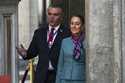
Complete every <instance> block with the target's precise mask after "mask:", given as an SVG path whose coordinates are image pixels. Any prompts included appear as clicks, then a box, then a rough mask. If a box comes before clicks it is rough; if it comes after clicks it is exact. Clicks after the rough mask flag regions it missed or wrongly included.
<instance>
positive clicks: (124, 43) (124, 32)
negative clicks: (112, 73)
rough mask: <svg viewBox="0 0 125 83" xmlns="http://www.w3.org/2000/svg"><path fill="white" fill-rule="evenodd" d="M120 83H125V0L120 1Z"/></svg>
mask: <svg viewBox="0 0 125 83" xmlns="http://www.w3.org/2000/svg"><path fill="white" fill-rule="evenodd" d="M122 66H123V69H122V75H123V77H122V79H123V80H122V83H125V0H122Z"/></svg>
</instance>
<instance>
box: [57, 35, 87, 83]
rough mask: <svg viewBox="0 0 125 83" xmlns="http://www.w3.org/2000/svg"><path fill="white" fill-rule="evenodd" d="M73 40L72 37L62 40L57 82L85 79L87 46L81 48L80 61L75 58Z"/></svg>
mask: <svg viewBox="0 0 125 83" xmlns="http://www.w3.org/2000/svg"><path fill="white" fill-rule="evenodd" d="M73 49H74V46H73V41H72V39H71V37H68V38H65V39H63V41H62V46H61V50H60V56H59V61H58V69H57V75H56V83H60V81H61V80H83V81H85V77H86V76H85V47H84V42H83V48H81V58H80V60H79V61H76V60H74V59H73V56H72V55H73Z"/></svg>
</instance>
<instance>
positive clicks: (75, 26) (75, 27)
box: [70, 16, 82, 35]
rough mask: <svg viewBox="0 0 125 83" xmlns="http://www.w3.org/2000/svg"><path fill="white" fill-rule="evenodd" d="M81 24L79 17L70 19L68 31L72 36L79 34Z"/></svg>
mask: <svg viewBox="0 0 125 83" xmlns="http://www.w3.org/2000/svg"><path fill="white" fill-rule="evenodd" d="M81 27H82V22H81V20H80V18H79V17H75V16H74V17H72V18H71V20H70V31H71V33H72V34H73V35H77V34H79V33H80V32H81Z"/></svg>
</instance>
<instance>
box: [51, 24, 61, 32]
mask: <svg viewBox="0 0 125 83" xmlns="http://www.w3.org/2000/svg"><path fill="white" fill-rule="evenodd" d="M59 27H60V24H59V25H58V26H56V27H52V26H50V25H49V31H50V30H51V28H54V29H55V30H54V32H56V31H57V30H58V29H59Z"/></svg>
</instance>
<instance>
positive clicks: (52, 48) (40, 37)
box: [17, 6, 70, 83]
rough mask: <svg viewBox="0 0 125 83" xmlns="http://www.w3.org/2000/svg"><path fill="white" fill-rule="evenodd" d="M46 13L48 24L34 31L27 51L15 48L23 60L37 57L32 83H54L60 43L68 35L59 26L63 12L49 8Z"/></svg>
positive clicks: (66, 29)
mask: <svg viewBox="0 0 125 83" xmlns="http://www.w3.org/2000/svg"><path fill="white" fill-rule="evenodd" d="M47 13H48V14H47V18H48V24H46V25H41V26H40V28H39V29H37V30H36V31H35V33H34V36H33V39H32V41H31V44H30V46H29V48H28V50H25V49H24V48H23V47H21V48H17V51H18V53H19V54H20V55H21V56H22V57H23V58H24V59H25V60H27V59H31V58H34V57H36V56H38V57H39V60H38V64H37V67H36V72H35V79H34V83H55V77H56V70H57V64H58V63H57V62H58V57H59V52H60V47H61V42H62V39H63V38H65V37H68V36H69V35H70V33H69V29H68V28H67V27H65V26H64V25H62V24H61V21H62V14H63V10H62V9H61V8H60V7H57V6H51V7H49V8H48V10H47Z"/></svg>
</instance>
